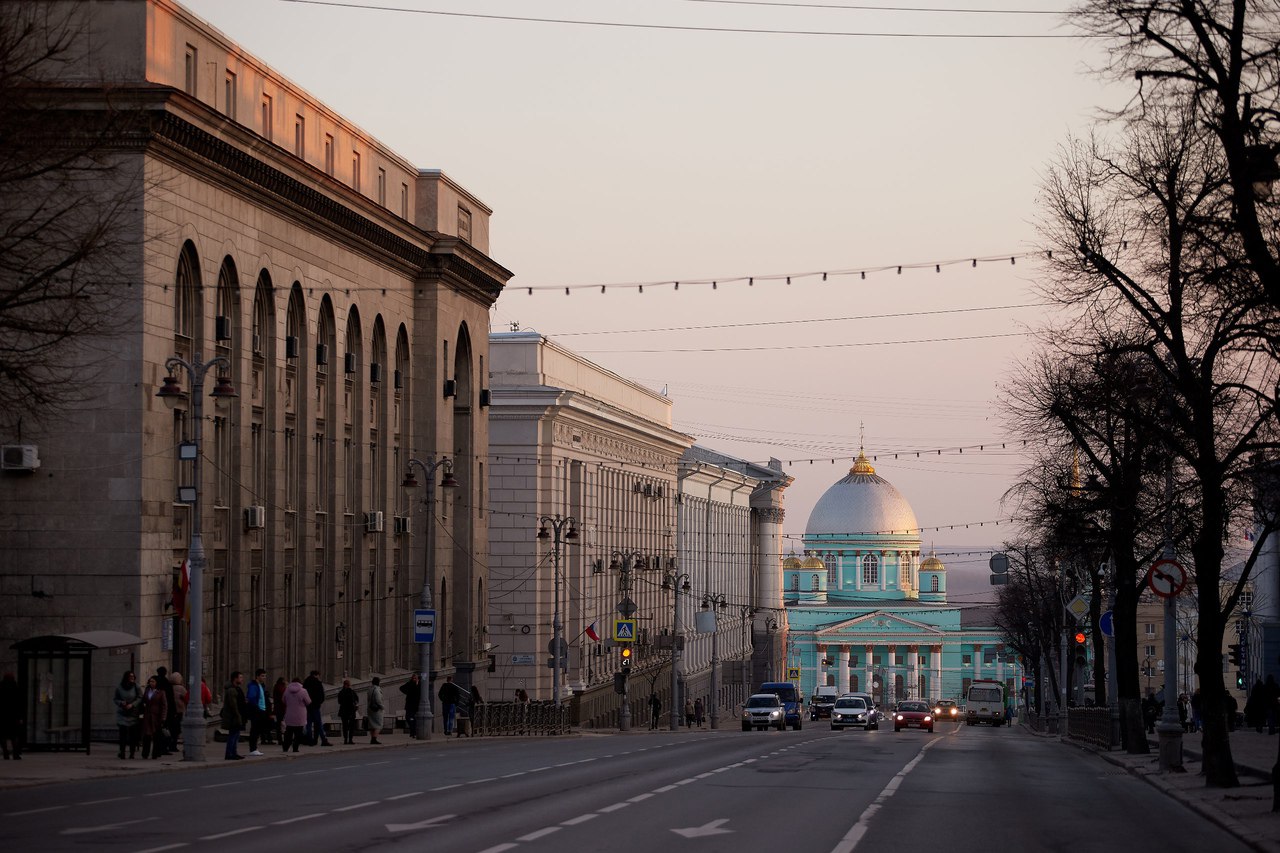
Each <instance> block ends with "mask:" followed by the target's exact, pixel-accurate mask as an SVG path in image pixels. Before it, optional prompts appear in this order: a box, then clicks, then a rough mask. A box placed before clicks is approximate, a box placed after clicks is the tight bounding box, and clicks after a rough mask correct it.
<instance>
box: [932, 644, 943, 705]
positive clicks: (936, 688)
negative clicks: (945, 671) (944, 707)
mask: <svg viewBox="0 0 1280 853" xmlns="http://www.w3.org/2000/svg"><path fill="white" fill-rule="evenodd" d="M929 668H930V669H931V670H933V677H932V678H931V679H930V682H931V683H930V685H929V694H930V698H931V699H933V701H935V702H936V701H937V700H939V699H941V698H943V696H942V646H933V647H931V648H930V649H929Z"/></svg>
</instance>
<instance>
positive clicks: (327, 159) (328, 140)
mask: <svg viewBox="0 0 1280 853" xmlns="http://www.w3.org/2000/svg"><path fill="white" fill-rule="evenodd" d="M324 171H325V174H328V175H332V174H333V135H332V134H329V133H326V134H325V135H324Z"/></svg>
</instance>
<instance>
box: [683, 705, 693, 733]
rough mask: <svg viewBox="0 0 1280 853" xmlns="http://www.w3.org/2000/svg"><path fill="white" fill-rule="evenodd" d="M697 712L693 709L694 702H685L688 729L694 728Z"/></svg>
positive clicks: (685, 717) (685, 720) (685, 721)
mask: <svg viewBox="0 0 1280 853" xmlns="http://www.w3.org/2000/svg"><path fill="white" fill-rule="evenodd" d="M695 713H696V712H695V711H694V709H693V700H692V699H686V700H684V724H685V726H686V727H687V728H690V729H691V728H693V721H694V715H695Z"/></svg>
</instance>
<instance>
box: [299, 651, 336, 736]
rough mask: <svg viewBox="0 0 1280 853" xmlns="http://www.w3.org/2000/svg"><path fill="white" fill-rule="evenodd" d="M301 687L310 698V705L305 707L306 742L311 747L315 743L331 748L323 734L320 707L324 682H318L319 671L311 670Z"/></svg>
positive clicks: (322, 718)
mask: <svg viewBox="0 0 1280 853" xmlns="http://www.w3.org/2000/svg"><path fill="white" fill-rule="evenodd" d="M302 686H303V687H305V688H307V695H308V696H310V697H311V704H310V705H308V706H307V742H308V743H310V744H311V745H312V746H315V745H316V744H317V743H319V744H320V745H322V746H333V744H331V743H329V736H328V735H327V734H325V733H324V714H323V713H322V711H321V706H323V705H324V682H323V681H321V680H320V670H318V669H313V670H311V674H310V675H308V676H307V680H306V681H304V682H302Z"/></svg>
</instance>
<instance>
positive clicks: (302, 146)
mask: <svg viewBox="0 0 1280 853" xmlns="http://www.w3.org/2000/svg"><path fill="white" fill-rule="evenodd" d="M293 153H294V154H297V155H298V156H299V157H303V158H305V157H306V156H307V120H306V118H305V117H304V116H301V115H295V116H294V117H293Z"/></svg>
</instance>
